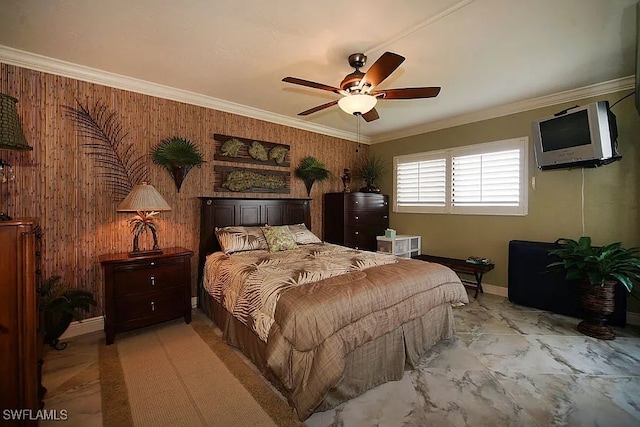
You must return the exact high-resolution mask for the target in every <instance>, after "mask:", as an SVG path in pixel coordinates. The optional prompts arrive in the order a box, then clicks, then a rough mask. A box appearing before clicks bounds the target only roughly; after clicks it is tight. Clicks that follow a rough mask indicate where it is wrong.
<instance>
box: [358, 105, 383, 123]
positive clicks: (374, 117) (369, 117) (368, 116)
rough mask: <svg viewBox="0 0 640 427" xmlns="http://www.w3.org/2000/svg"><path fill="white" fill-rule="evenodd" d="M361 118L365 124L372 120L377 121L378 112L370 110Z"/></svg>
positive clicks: (373, 109)
mask: <svg viewBox="0 0 640 427" xmlns="http://www.w3.org/2000/svg"><path fill="white" fill-rule="evenodd" d="M362 118H363V119H365V120H366V121H367V122H372V121H374V120H378V119H379V118H380V116H379V115H378V112H377V111H376V109H375V108H372V109H371V110H369V111H367V112H366V113H364V114H363V115H362Z"/></svg>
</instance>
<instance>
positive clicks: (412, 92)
mask: <svg viewBox="0 0 640 427" xmlns="http://www.w3.org/2000/svg"><path fill="white" fill-rule="evenodd" d="M439 93H440V88H439V87H405V88H401V89H384V90H376V91H374V92H372V93H371V95H373V96H377V95H380V94H382V95H383V97H381V99H417V98H434V97H436V96H438V94H439Z"/></svg>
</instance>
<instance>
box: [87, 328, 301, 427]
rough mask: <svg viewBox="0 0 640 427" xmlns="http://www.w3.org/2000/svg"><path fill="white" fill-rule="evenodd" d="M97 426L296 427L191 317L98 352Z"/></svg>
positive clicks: (286, 410)
mask: <svg viewBox="0 0 640 427" xmlns="http://www.w3.org/2000/svg"><path fill="white" fill-rule="evenodd" d="M99 361H100V385H101V388H102V414H103V425H104V426H182V425H184V426H241V425H242V426H244V425H250V426H300V425H302V423H300V421H299V420H298V419H297V417H296V416H295V414H294V412H293V411H292V410H291V408H290V407H289V406H288V405H287V404H286V402H285V401H284V400H283V399H282V398H281V397H280V396H278V395H277V394H276V393H275V392H274V391H273V390H272V389H271V388H270V387H269V386H268V385H267V384H266V383H265V382H264V380H263V379H262V378H260V377H259V374H258V373H257V372H255V371H254V370H253V369H252V368H250V367H249V366H248V365H247V364H246V363H245V362H244V361H243V360H242V359H241V358H240V356H238V355H237V354H236V353H235V352H234V351H233V350H232V349H231V348H229V347H228V346H227V344H226V343H224V341H223V340H222V339H221V338H220V336H219V335H217V334H216V331H215V329H214V327H213V326H211V325H210V324H209V323H206V322H205V321H203V320H202V319H199V318H198V317H197V316H195V317H194V319H193V321H192V322H191V324H190V325H187V324H185V323H184V322H179V321H175V322H167V323H164V324H162V325H156V326H153V327H150V328H144V329H141V330H138V331H132V332H129V333H125V334H119V335H118V336H117V337H116V342H115V344H113V345H110V346H105V345H104V344H101V345H100V346H99Z"/></svg>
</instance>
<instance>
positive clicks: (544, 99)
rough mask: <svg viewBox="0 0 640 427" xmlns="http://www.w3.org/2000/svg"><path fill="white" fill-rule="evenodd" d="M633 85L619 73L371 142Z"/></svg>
mask: <svg viewBox="0 0 640 427" xmlns="http://www.w3.org/2000/svg"><path fill="white" fill-rule="evenodd" d="M634 87H635V76H628V77H622V78H619V79H615V80H609V81H606V82H602V83H597V84H594V85H590V86H585V87H581V88H578V89H572V90H567V91H564V92H558V93H554V94H551V95H546V96H541V97H539V98H533V99H527V100H524V101H518V102H514V103H511V104H505V105H500V106H497V107H493V108H487V109H484V110H481V111H475V112H473V113H469V114H463V115H460V116H456V117H451V118H447V119H443V120H438V121H434V122H430V123H425V124H424V125H420V126H416V127H411V128H407V129H401V130H398V131H394V132H388V133H384V134H380V135H377V136H375V137H372V138H370V140H371V142H370V143H371V144H377V143H380V142H385V141H391V140H395V139H400V138H406V137H409V136H414V135H419V134H421V133H427V132H433V131H436V130H440V129H446V128H450V127H454V126H460V125H465V124H468V123H474V122H479V121H482V120H489V119H495V118H497V117H504V116H508V115H510V114H516V113H522V112H524V111H530V110H535V109H537V108H544V107H550V106H553V105H557V104H562V103H564V102H571V101H577V100H579V99H585V98H591V97H596V96H602V95H607V94H609V93H613V92H619V91H621V90H626V89H633V88H634Z"/></svg>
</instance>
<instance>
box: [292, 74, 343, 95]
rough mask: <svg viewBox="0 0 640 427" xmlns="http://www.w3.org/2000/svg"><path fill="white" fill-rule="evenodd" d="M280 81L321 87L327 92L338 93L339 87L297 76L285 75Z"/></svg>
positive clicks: (315, 87)
mask: <svg viewBox="0 0 640 427" xmlns="http://www.w3.org/2000/svg"><path fill="white" fill-rule="evenodd" d="M282 81H283V82H287V83H293V84H294V85H301V86H307V87H312V88H314V89H322V90H328V91H329V92H335V93H340V89H338V88H337V87H333V86H327V85H325V84H322V83H316V82H311V81H309V80H303V79H299V78H297V77H285V78H284V79H282Z"/></svg>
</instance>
